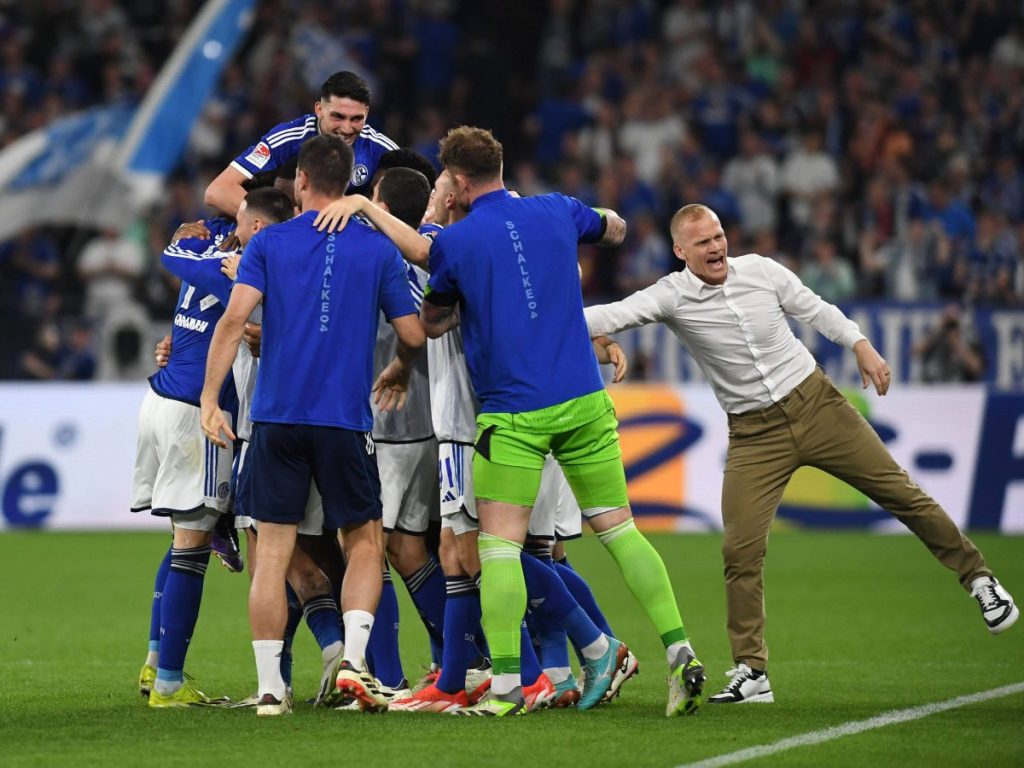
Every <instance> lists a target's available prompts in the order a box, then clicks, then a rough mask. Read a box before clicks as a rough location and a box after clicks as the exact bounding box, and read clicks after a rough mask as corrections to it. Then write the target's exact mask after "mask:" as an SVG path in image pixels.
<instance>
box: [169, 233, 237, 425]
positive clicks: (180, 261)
mask: <svg viewBox="0 0 1024 768" xmlns="http://www.w3.org/2000/svg"><path fill="white" fill-rule="evenodd" d="M206 226H207V229H209V230H210V239H208V240H204V239H200V238H183V239H181V240H179V241H178V242H176V243H172V244H171V245H169V246H167V248H166V249H165V250H164V252H163V255H162V256H161V257H160V260H161V263H162V264H163V265H164V267H166V268H167V270H168V271H169V272H170V273H171V274H172V275H174V276H175V277H178V278H180V279H181V290H180V291H179V293H178V306H177V309H176V310H175V312H174V325H173V327H172V329H171V356H170V358H169V359H168V361H167V365H166V366H165V367H163V368H161V369H160V370H159V371H157V372H156V373H155V374H153V375H152V376H150V378H149V384H150V386H151V387H152V388H153V391H154V392H156V393H157V394H158V395H163V396H164V397H169V398H171V399H173V400H181V401H182V402H186V403H190V404H191V405H196V406H198V405H199V396H200V394H202V391H203V382H204V380H205V378H206V355H207V353H208V352H209V350H210V340H211V339H212V338H213V329H214V327H215V326H216V325H217V321H218V320H220V318H221V315H223V314H224V309H225V307H227V303H228V297H229V296H230V294H231V280H229V279H228V278H227V277H226V276H225V275H223V274H222V273H221V271H220V266H221V264H220V262H221V259H222V258H224V256H225V255H226V254H225V253H223V252H222V251H220V250H219V249H218V246H219V245H220V243H221V241H222V240H223V239H224V237H226V236H227V235H228V234H229V233H230V232H231V231H232V230H233V229H234V226H235V225H234V223H233V222H231V221H228V220H227V219H221V218H216V219H211V220H209V221H208V222H207V223H206ZM220 399H221V407H222V408H230V407H231V406H232V405H233V401H234V399H235V398H234V382H233V381H231V380H230V378H229V380H228V381H227V382H225V386H224V388H223V389H222V390H221V398H220Z"/></svg>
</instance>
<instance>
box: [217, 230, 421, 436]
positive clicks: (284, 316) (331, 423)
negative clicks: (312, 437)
mask: <svg viewBox="0 0 1024 768" xmlns="http://www.w3.org/2000/svg"><path fill="white" fill-rule="evenodd" d="M316 215H317V212H316V211H307V212H305V213H303V214H302V215H301V216H297V217H296V218H294V219H292V220H291V221H287V222H284V223H282V224H276V225H274V226H273V227H268V228H267V229H265V230H262V231H260V232H258V233H256V235H255V236H254V237H253V238H252V240H251V241H250V242H249V245H248V246H247V247H246V249H245V256H244V257H243V258H242V261H241V263H240V264H239V268H238V278H237V281H236V282H238V283H244V284H246V285H251V286H252V287H253V288H256V289H257V290H258V291H260V292H261V293H263V339H262V343H261V347H260V356H261V360H260V367H259V373H258V374H257V376H256V392H255V394H254V395H253V400H252V411H251V418H252V420H253V421H254V422H260V421H270V422H278V423H283V424H315V425H320V426H327V427H343V428H345V429H352V430H358V431H360V432H369V431H370V430H371V429H372V427H373V417H372V415H371V413H370V388H371V387H372V386H373V350H374V344H375V342H376V338H377V320H378V313H379V312H381V311H382V312H384V316H385V317H386V318H387V319H388V320H389V321H390V320H393V319H395V318H396V317H402V316H404V315H412V314H416V305H415V304H414V302H413V298H412V294H411V293H410V291H409V282H408V280H407V279H406V273H405V261H404V260H403V259H402V256H401V254H400V253H399V252H398V249H397V248H395V246H394V244H393V243H392V242H391V241H390V240H388V239H387V238H386V237H384V235H382V234H380V233H379V232H377V231H376V230H374V229H373V228H372V227H370V226H368V225H366V224H364V223H363V222H362V221H359V220H358V219H352V220H351V221H349V224H348V226H347V227H345V229H343V230H342V231H341V232H337V233H334V234H329V233H327V232H318V231H317V230H316V229H315V228H314V227H313V220H314V219H315V218H316Z"/></svg>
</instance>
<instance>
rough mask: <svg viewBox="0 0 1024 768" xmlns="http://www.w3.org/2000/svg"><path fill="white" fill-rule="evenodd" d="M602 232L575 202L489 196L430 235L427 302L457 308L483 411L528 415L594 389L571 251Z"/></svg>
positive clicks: (597, 379)
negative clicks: (458, 218) (467, 213)
mask: <svg viewBox="0 0 1024 768" xmlns="http://www.w3.org/2000/svg"><path fill="white" fill-rule="evenodd" d="M603 232H604V222H603V221H602V219H601V217H600V216H599V215H598V214H597V213H596V212H595V211H593V210H592V209H590V208H588V207H587V206H585V205H584V204H583V203H581V202H580V201H579V200H576V199H575V198H572V197H567V196H565V195H560V194H550V195H537V196H535V197H525V198H517V197H513V196H512V195H510V194H509V193H508V192H507V191H505V190H499V191H497V192H490V193H488V194H486V195H483V196H481V197H479V198H477V199H476V200H475V201H474V202H473V205H472V207H471V209H470V213H469V215H468V216H467V217H466V218H465V219H463V220H462V221H459V222H457V223H455V224H453V225H451V226H449V227H446V228H445V229H443V230H442V231H440V232H438V233H437V235H436V236H435V238H434V243H433V245H432V246H431V248H430V281H429V283H428V290H427V301H429V302H431V303H433V304H442V305H444V304H454V303H456V302H458V303H459V306H460V311H461V313H462V320H461V323H462V338H463V341H464V343H465V348H466V363H467V366H468V368H469V375H470V378H471V379H472V381H473V388H474V389H475V390H476V393H477V397H479V398H480V403H481V410H483V411H484V412H485V413H521V412H523V411H533V410H537V409H538V408H546V407H548V406H551V405H556V404H558V403H564V402H566V401H567V400H571V399H573V398H575V397H582V396H583V395H588V394H590V393H592V392H596V391H598V390H600V389H602V388H603V386H604V384H603V383H602V381H601V374H600V372H599V371H598V367H597V359H596V358H595V357H594V351H593V347H592V346H591V343H590V335H589V333H588V332H587V324H586V321H585V320H584V318H583V296H582V293H581V288H580V277H579V267H578V260H577V244H578V243H580V242H596V241H597V240H599V239H600V238H601V235H602V234H603Z"/></svg>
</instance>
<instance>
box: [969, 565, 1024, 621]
mask: <svg viewBox="0 0 1024 768" xmlns="http://www.w3.org/2000/svg"><path fill="white" fill-rule="evenodd" d="M971 597H973V598H974V599H975V600H977V601H978V605H980V606H981V617H982V618H983V619H985V624H986V626H988V631H989V632H991V633H992V634H993V635H998V634H999V633H1000V632H1004V631H1005V630H1007V629H1009V628H1010V627H1012V626H1013V623H1014V622H1015V621H1017V618H1018V617H1019V616H1020V609H1019V608H1017V606H1016V605H1015V604H1014V602H1013V598H1012V597H1010V593H1009V592H1007V591H1006V590H1005V589H1003V585H1002V584H1000V583H999V582H998V581H997V580H996V579H995V578H994V577H992V576H982V577H980V578H977V579H975V580H974V581H972V582H971Z"/></svg>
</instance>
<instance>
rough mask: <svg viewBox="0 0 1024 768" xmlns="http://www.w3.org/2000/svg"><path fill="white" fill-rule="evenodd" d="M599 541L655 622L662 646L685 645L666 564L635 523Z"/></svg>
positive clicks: (617, 528) (604, 534) (602, 534)
mask: <svg viewBox="0 0 1024 768" xmlns="http://www.w3.org/2000/svg"><path fill="white" fill-rule="evenodd" d="M597 537H598V538H599V539H600V540H601V543H602V544H604V545H605V547H606V548H607V549H608V551H609V552H610V553H611V556H612V557H613V558H614V559H615V562H616V563H618V566H619V570H621V571H622V576H623V578H624V579H625V580H626V586H628V587H629V591H630V592H632V593H633V597H635V598H636V600H637V602H638V603H640V607H642V608H643V609H644V612H645V613H646V614H647V616H648V618H650V620H651V622H653V624H654V627H655V629H657V631H658V634H659V635H661V642H662V644H663V645H664V646H665V647H666V648H667V647H668V646H670V645H671V644H672V643H681V642H684V641H685V640H686V630H685V629H684V628H683V620H682V618H681V617H680V616H679V606H677V605H676V598H675V594H674V593H673V591H672V583H671V582H670V581H669V580H668V572H667V571H666V570H665V563H664V562H663V561H662V559H661V555H659V554H658V551H657V550H656V549H655V548H654V547H652V546H651V543H650V542H649V541H647V539H645V538H644V537H643V534H641V533H640V531H638V530H637V529H636V524H635V523H634V522H633V519H632V518H630V519H629V520H627V521H626V522H624V523H621V524H619V525H616V526H615V527H614V528H610V529H608V530H607V531H601V532H600V533H598V534H597Z"/></svg>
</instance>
